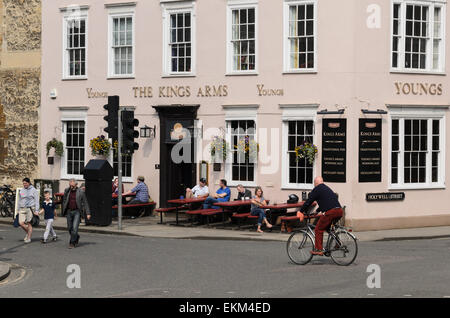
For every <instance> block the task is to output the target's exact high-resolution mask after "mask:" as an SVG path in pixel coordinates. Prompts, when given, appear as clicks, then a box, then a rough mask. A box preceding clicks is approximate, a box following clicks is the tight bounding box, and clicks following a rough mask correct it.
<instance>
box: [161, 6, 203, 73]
mask: <svg viewBox="0 0 450 318" xmlns="http://www.w3.org/2000/svg"><path fill="white" fill-rule="evenodd" d="M161 7H162V11H163V64H162V65H163V71H162V73H163V77H165V76H169V77H177V76H180V77H182V76H195V74H196V53H197V50H196V43H197V41H196V33H197V31H196V23H195V22H196V14H195V2H194V1H193V0H188V1H180V2H174V3H162V4H161ZM177 13H190V14H191V71H190V72H172V70H171V65H172V61H171V58H172V54H171V50H170V44H169V43H170V15H171V14H177Z"/></svg>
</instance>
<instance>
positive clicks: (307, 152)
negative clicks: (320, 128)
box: [295, 141, 317, 165]
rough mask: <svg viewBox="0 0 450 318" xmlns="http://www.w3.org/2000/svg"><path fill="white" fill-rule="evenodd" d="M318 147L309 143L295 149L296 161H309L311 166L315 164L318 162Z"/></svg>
mask: <svg viewBox="0 0 450 318" xmlns="http://www.w3.org/2000/svg"><path fill="white" fill-rule="evenodd" d="M316 154H317V146H316V145H314V144H312V143H309V142H307V141H305V142H303V144H301V145H300V146H297V147H295V156H296V160H297V161H298V160H299V159H304V158H305V159H307V160H308V162H309V164H311V165H312V164H313V163H314V160H316Z"/></svg>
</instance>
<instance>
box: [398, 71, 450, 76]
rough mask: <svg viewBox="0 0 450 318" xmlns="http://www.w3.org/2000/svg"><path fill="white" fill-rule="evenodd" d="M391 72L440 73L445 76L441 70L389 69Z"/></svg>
mask: <svg viewBox="0 0 450 318" xmlns="http://www.w3.org/2000/svg"><path fill="white" fill-rule="evenodd" d="M390 73H391V74H422V75H440V76H446V75H447V74H446V73H445V72H443V71H429V70H423V71H422V70H411V69H391V70H390Z"/></svg>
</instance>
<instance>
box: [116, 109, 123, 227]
mask: <svg viewBox="0 0 450 318" xmlns="http://www.w3.org/2000/svg"><path fill="white" fill-rule="evenodd" d="M117 117H118V120H117V128H118V129H117V130H118V131H117V139H118V140H117V142H118V143H117V148H118V149H117V156H118V158H117V159H118V164H119V167H118V169H117V170H118V178H119V193H118V195H119V196H118V199H117V208H118V209H117V214H118V215H117V217H118V227H119V231H122V110H121V109H120V108H119V116H117Z"/></svg>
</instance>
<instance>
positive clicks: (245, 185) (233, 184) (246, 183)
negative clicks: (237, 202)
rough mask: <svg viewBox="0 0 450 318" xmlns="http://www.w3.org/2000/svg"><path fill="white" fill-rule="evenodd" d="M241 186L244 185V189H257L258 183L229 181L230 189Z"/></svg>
mask: <svg viewBox="0 0 450 318" xmlns="http://www.w3.org/2000/svg"><path fill="white" fill-rule="evenodd" d="M239 184H242V185H243V186H244V187H249V188H255V187H257V184H256V182H253V181H251V182H249V181H228V183H227V186H228V187H237V186H238V185H239Z"/></svg>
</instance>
